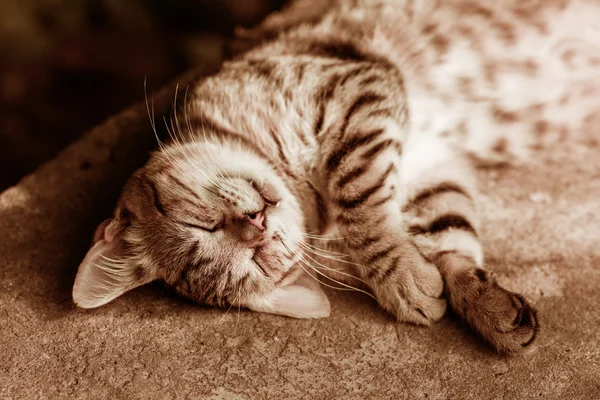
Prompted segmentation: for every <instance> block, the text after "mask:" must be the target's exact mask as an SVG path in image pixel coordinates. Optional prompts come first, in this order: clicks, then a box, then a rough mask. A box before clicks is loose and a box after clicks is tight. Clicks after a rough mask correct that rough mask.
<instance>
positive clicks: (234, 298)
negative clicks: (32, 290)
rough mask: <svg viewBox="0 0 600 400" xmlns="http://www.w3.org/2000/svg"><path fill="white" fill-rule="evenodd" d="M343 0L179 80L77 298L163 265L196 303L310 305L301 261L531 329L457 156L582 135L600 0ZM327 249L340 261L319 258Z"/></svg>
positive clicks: (407, 312)
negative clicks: (197, 78)
mask: <svg viewBox="0 0 600 400" xmlns="http://www.w3.org/2000/svg"><path fill="white" fill-rule="evenodd" d="M303 2H305V1H298V2H297V3H303ZM336 3H339V4H335V5H334V6H332V8H331V10H330V11H329V12H328V13H327V14H325V16H324V17H323V16H322V17H319V18H314V19H315V20H316V21H315V22H314V23H311V24H305V25H301V26H299V27H298V28H292V29H291V30H289V32H287V33H284V34H282V35H281V36H279V37H278V38H276V39H275V40H272V41H268V42H266V43H264V44H262V45H260V46H258V47H257V48H255V49H253V50H251V51H250V52H248V53H246V54H245V55H243V56H240V57H238V58H237V59H235V60H233V61H231V62H228V63H225V64H224V65H223V67H222V69H221V71H220V72H219V73H218V74H216V75H215V76H213V77H210V78H207V79H205V80H204V81H202V82H199V83H198V85H196V86H195V87H192V88H190V91H189V94H188V96H186V104H185V107H183V109H182V110H181V112H180V114H179V117H178V118H177V119H176V120H175V122H174V124H173V131H174V132H173V135H174V136H176V140H174V141H173V142H172V143H171V144H168V145H167V146H166V148H164V149H161V151H160V152H157V153H155V154H154V155H153V157H152V159H151V160H150V162H149V164H148V165H147V166H146V167H144V168H143V169H140V170H139V171H138V172H137V173H136V174H135V175H134V177H132V179H131V180H130V181H129V183H128V184H127V186H126V188H125V190H124V193H123V195H122V197H121V199H120V201H119V204H118V206H117V210H116V212H115V216H114V218H113V219H111V220H109V221H108V222H106V223H105V224H103V225H101V227H100V228H99V229H98V231H97V234H96V237H95V244H94V246H93V247H92V249H91V250H90V252H89V253H88V256H87V257H86V260H84V262H83V263H82V265H81V267H80V271H79V273H78V277H77V280H76V283H75V286H74V299H75V301H76V302H77V303H78V304H79V305H81V306H83V307H95V306H99V305H102V304H104V303H106V302H108V301H110V300H112V299H113V298H115V297H116V296H118V295H120V294H121V293H123V292H125V291H126V290H129V289H131V288H133V287H136V286H139V285H140V284H144V283H146V282H149V281H151V280H155V279H163V280H165V281H166V282H167V283H168V284H170V285H172V286H173V287H174V288H175V289H176V290H177V291H178V292H179V293H181V294H182V295H185V296H187V297H190V298H192V299H194V300H196V301H199V302H204V303H208V304H213V305H219V306H227V305H236V306H237V305H241V306H246V307H249V308H251V309H254V310H258V311H267V312H274V313H279V314H284V315H290V316H295V317H323V316H326V315H328V314H329V303H328V302H327V299H326V297H325V296H324V294H323V293H322V292H321V290H320V289H319V288H318V287H317V286H315V284H314V281H311V279H310V278H309V277H308V276H307V275H306V274H304V272H303V271H305V270H307V271H308V270H309V269H310V267H312V268H314V269H315V270H317V271H319V273H321V274H325V275H330V276H333V277H335V279H337V280H339V279H340V278H345V279H344V281H345V282H347V283H348V284H350V285H352V286H357V285H358V284H359V283H360V284H361V285H363V287H365V288H367V289H368V290H369V291H370V292H371V293H373V294H374V296H375V297H376V298H377V300H378V302H379V303H380V304H381V305H382V307H384V308H385V309H386V310H388V311H389V312H390V313H392V314H393V315H394V316H396V317H397V318H398V319H399V320H401V321H410V322H414V323H419V324H428V323H430V322H431V321H435V320H437V319H439V318H441V317H442V315H443V314H444V312H445V308H446V302H445V300H444V299H443V298H442V297H443V296H442V295H443V294H445V297H446V298H448V300H449V302H450V305H451V307H452V308H453V310H454V311H455V312H456V313H457V314H458V315H459V316H460V317H461V318H463V319H464V320H465V321H466V322H467V323H468V324H469V325H470V326H471V327H472V328H474V329H475V330H476V331H478V332H479V333H480V334H481V335H482V336H483V337H484V339H486V340H487V341H489V342H490V343H491V344H493V345H494V346H495V347H496V348H497V349H498V350H500V351H514V350H517V349H520V348H523V347H526V346H528V345H529V344H530V343H532V342H533V340H534V338H535V336H536V332H537V329H538V321H537V317H536V313H535V311H534V310H533V309H532V308H531V306H530V305H529V304H528V303H527V302H526V301H525V300H524V299H523V297H521V296H519V295H517V294H514V293H510V292H508V291H506V290H504V289H502V288H501V287H499V286H498V285H497V283H496V282H495V280H494V279H493V277H492V276H491V275H490V274H489V273H488V272H486V271H484V270H483V269H482V268H483V252H482V249H481V245H480V243H479V240H478V235H477V231H478V218H477V213H476V210H475V196H474V181H473V175H472V172H471V170H470V166H469V160H470V159H471V158H472V156H475V157H476V158H477V159H479V160H483V161H488V162H492V163H497V162H504V161H508V160H510V159H511V158H513V157H515V156H522V155H523V154H526V152H527V150H528V148H529V147H530V146H532V145H540V144H544V143H545V142H548V141H551V139H554V140H555V139H556V137H560V136H561V135H562V136H565V135H569V136H571V137H576V136H577V135H578V134H579V133H581V132H583V126H584V124H585V122H586V119H589V118H591V116H593V113H594V112H595V111H597V110H598V107H597V106H598V105H600V91H599V90H598V89H599V88H600V58H598V55H599V52H598V49H597V48H596V47H595V46H594V45H593V44H594V40H595V39H600V29H599V27H598V26H595V25H594V18H593V17H591V16H590V13H591V12H593V11H594V9H596V10H597V11H600V5H595V4H594V2H593V1H591V0H590V1H588V2H574V1H573V2H568V1H567V2H561V4H558V2H557V4H551V3H550V2H546V3H544V5H543V6H542V5H540V6H539V7H538V8H537V9H536V10H537V11H536V12H531V9H530V8H528V7H527V6H524V5H523V4H521V3H520V4H516V3H515V4H505V5H504V8H499V6H497V5H492V4H491V3H490V4H488V5H486V6H483V5H480V4H478V3H475V2H467V1H463V0H456V1H445V2H444V1H440V2H437V3H436V4H434V2H418V1H414V2H413V1H408V0H406V1H402V0H387V1H376V2H373V1H366V0H365V1H358V2H356V1H354V2H347V1H343V0H342V1H339V2H336ZM350 3H352V4H350ZM505 3H507V2H505ZM563 3H564V4H563ZM565 7H566V8H565ZM290 10H293V5H292V7H291V8H290ZM596 15H599V14H596ZM284 16H285V15H284ZM279 17H281V16H279ZM517 17H519V18H517ZM563 17H564V18H563ZM279 21H280V22H281V21H284V22H285V18H283V19H282V18H280V19H279ZM571 21H579V22H580V23H581V26H577V25H574V24H571ZM268 22H269V21H268V20H267V23H268ZM281 25H282V27H286V26H285V23H283V24H281ZM286 28H287V27H286ZM577 34H580V35H579V36H577ZM561 35H562V36H564V38H563V37H562V36H561ZM590 35H591V36H590ZM594 35H595V36H594ZM595 43H599V44H600V41H596V42H595ZM544 46H546V47H544ZM561 46H562V47H561ZM595 78H596V79H595ZM594 79H595V80H594ZM554 133H558V136H557V135H555V134H554ZM313 235H325V238H339V239H336V240H331V241H326V240H323V239H324V237H322V236H319V237H317V236H313ZM324 243H325V244H334V243H335V245H334V246H333V247H332V246H326V247H327V249H326V250H318V249H319V248H323V246H322V245H323V244H324ZM331 248H334V249H335V250H336V251H340V252H342V253H344V254H349V255H351V256H352V261H351V262H348V261H346V262H342V263H338V264H336V267H340V266H346V267H348V268H345V269H344V270H342V271H341V272H335V271H331V270H330V269H329V268H331V265H328V264H324V263H322V259H323V258H327V256H328V255H332V254H333V253H331V252H330V251H331ZM322 256H323V257H322ZM102 257H107V258H109V259H110V260H112V261H108V262H102ZM344 260H346V259H344ZM344 274H347V275H344ZM352 276H354V277H356V278H352ZM323 281H324V283H327V282H328V281H327V278H324V279H323Z"/></svg>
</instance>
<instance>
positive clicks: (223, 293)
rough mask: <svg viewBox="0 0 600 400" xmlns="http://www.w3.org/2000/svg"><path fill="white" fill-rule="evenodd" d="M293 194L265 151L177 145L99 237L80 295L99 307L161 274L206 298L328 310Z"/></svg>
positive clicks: (301, 313) (155, 162) (150, 169)
mask: <svg viewBox="0 0 600 400" xmlns="http://www.w3.org/2000/svg"><path fill="white" fill-rule="evenodd" d="M303 231H304V221H303V215H302V211H301V208H300V205H299V204H298V202H297V200H296V198H295V197H294V195H293V194H292V193H291V192H290V190H289V189H288V188H287V186H286V185H285V184H284V182H283V181H282V180H281V179H280V178H279V176H278V175H277V174H276V173H275V172H274V170H273V168H272V167H271V166H270V165H269V164H268V163H267V162H266V161H263V160H262V159H261V158H260V157H258V156H256V155H253V154H251V153H248V152H247V151H242V149H241V148H240V149H239V150H236V149H231V147H230V146H229V147H224V146H220V145H217V144H202V145H199V144H187V145H183V146H181V145H178V144H173V145H170V146H169V147H167V148H165V149H163V150H161V151H159V152H156V153H154V154H153V156H152V157H151V159H150V161H149V162H148V164H147V165H146V166H144V167H143V168H141V169H139V170H138V171H137V172H136V173H135V174H134V175H133V176H132V177H131V178H130V179H129V181H128V182H127V184H126V185H125V188H124V190H123V193H122V195H121V197H120V199H119V201H118V204H117V207H116V210H115V213H114V216H113V218H111V219H109V220H106V221H104V222H103V223H102V224H100V226H99V227H98V228H97V230H96V233H95V234H94V239H93V245H92V247H91V249H90V250H89V251H88V253H87V255H86V257H85V259H84V260H83V262H82V263H81V265H80V266H79V270H78V272H77V277H76V279H75V284H74V286H73V300H74V301H75V303H76V304H77V305H78V306H80V307H83V308H94V307H99V306H101V305H104V304H106V303H108V302H109V301H111V300H113V299H115V298H116V297H118V296H120V295H121V294H123V293H125V292H127V291H128V290H131V289H133V288H135V287H138V286H140V285H143V284H146V283H148V282H151V281H154V280H163V281H164V282H166V283H167V284H168V285H169V286H171V287H173V288H174V289H175V290H176V291H177V292H178V293H179V294H181V295H183V296H185V297H188V298H190V299H192V300H194V301H197V302H199V303H204V304H209V305H216V306H242V307H248V308H250V309H253V310H256V311H263V312H271V313H276V314H282V315H287V316H292V317H297V318H318V317H325V316H327V315H329V308H330V307H329V302H328V300H327V298H326V296H325V294H324V293H323V292H322V291H321V289H320V287H319V285H318V283H317V282H316V281H314V280H313V278H312V277H310V276H308V275H307V274H306V273H305V272H304V271H303V269H302V267H301V266H300V264H298V261H299V258H300V256H301V254H302V252H301V251H300V248H301V245H302V241H303V240H304V239H303V237H304V236H303V234H302V232H303Z"/></svg>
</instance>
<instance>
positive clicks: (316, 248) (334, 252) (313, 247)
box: [300, 242, 350, 257]
mask: <svg viewBox="0 0 600 400" xmlns="http://www.w3.org/2000/svg"><path fill="white" fill-rule="evenodd" d="M300 244H301V245H302V246H305V247H308V248H311V249H315V250H318V251H320V252H323V253H327V254H331V255H337V256H340V257H350V255H349V254H345V253H340V252H338V251H333V250H329V249H322V248H320V247H318V246H315V245H313V244H310V243H307V242H301V243H300Z"/></svg>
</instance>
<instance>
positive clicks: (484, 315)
mask: <svg viewBox="0 0 600 400" xmlns="http://www.w3.org/2000/svg"><path fill="white" fill-rule="evenodd" d="M452 282H453V283H452V286H451V287H450V288H449V290H450V293H449V298H450V303H451V306H452V308H453V309H454V311H455V312H456V313H457V314H458V315H459V316H460V317H461V318H463V319H464V320H465V322H466V323H467V324H468V325H469V326H470V327H471V328H473V329H474V330H475V331H477V332H478V333H479V334H480V335H481V336H482V337H483V339H485V340H486V341H487V342H489V343H490V344H491V345H492V346H494V347H495V348H496V349H497V350H498V351H500V352H502V353H511V352H515V351H520V350H523V349H525V348H527V347H529V346H530V345H531V344H532V343H533V342H534V341H535V339H536V336H537V333H538V330H539V322H538V318H537V312H536V310H535V309H534V308H533V307H532V306H531V305H530V304H529V303H528V302H527V300H525V298H524V297H523V296H521V295H519V294H516V293H513V292H510V291H508V290H506V289H504V288H502V287H501V286H500V285H498V283H497V281H496V280H495V279H494V277H493V275H492V274H491V273H489V272H488V271H485V270H483V269H479V268H472V269H466V270H461V271H459V272H457V273H456V274H455V276H453V277H452Z"/></svg>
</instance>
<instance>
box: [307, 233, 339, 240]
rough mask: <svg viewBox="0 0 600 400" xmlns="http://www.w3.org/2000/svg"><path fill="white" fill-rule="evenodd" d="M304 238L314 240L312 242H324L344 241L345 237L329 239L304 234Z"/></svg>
mask: <svg viewBox="0 0 600 400" xmlns="http://www.w3.org/2000/svg"><path fill="white" fill-rule="evenodd" d="M302 235H303V236H304V237H306V238H309V239H312V240H322V241H330V240H344V239H345V237H328V236H314V235H310V234H308V233H303V234H302Z"/></svg>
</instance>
